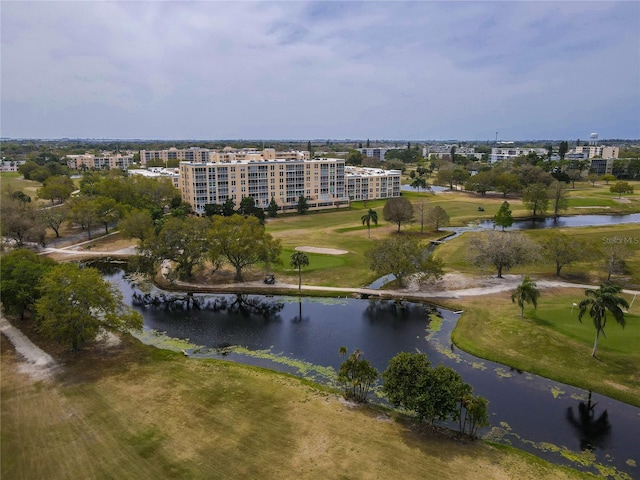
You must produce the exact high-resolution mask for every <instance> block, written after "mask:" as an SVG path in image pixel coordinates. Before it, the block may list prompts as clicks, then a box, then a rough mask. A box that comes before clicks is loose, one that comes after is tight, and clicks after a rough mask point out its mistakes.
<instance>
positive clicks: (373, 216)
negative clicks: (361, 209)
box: [362, 208, 378, 238]
mask: <svg viewBox="0 0 640 480" xmlns="http://www.w3.org/2000/svg"><path fill="white" fill-rule="evenodd" d="M371 222H373V223H375V224H376V225H378V214H377V213H376V211H375V210H372V209H371V208H370V209H369V211H368V212H367V213H365V214H364V215H363V216H362V224H363V225H364V224H366V225H367V230H368V231H369V238H371Z"/></svg>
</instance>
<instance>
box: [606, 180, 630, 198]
mask: <svg viewBox="0 0 640 480" xmlns="http://www.w3.org/2000/svg"><path fill="white" fill-rule="evenodd" d="M609 191H610V192H611V193H617V194H618V198H621V197H622V194H623V193H633V187H632V186H631V185H630V184H629V182H616V183H614V184H613V185H611V186H610V187H609Z"/></svg>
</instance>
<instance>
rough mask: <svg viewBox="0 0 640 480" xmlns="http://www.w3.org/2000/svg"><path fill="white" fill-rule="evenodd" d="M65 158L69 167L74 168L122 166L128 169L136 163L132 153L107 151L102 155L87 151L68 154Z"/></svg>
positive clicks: (100, 168) (106, 168) (101, 168)
mask: <svg viewBox="0 0 640 480" xmlns="http://www.w3.org/2000/svg"><path fill="white" fill-rule="evenodd" d="M65 158H66V159H67V167H69V168H70V169H72V170H81V169H83V168H86V169H94V170H109V169H111V168H120V169H122V170H126V169H127V168H129V166H130V165H133V163H134V162H133V154H132V153H130V154H125V155H122V154H120V153H106V152H103V153H101V154H100V155H94V154H92V153H85V154H83V155H67V156H66V157H65Z"/></svg>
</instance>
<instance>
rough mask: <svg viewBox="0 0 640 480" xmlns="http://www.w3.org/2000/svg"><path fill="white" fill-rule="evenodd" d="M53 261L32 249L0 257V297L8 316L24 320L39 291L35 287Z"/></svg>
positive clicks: (13, 251)
mask: <svg viewBox="0 0 640 480" xmlns="http://www.w3.org/2000/svg"><path fill="white" fill-rule="evenodd" d="M54 265H55V262H54V261H53V260H51V259H49V258H46V257H41V256H39V255H37V254H36V253H34V252H32V251H31V250H27V249H24V248H18V249H15V250H12V251H11V252H9V253H7V254H5V255H3V256H2V262H0V297H2V306H3V308H4V310H5V311H6V312H7V313H11V314H15V315H20V318H21V319H22V318H24V314H25V312H27V311H31V310H32V308H33V306H34V305H35V302H36V300H37V299H38V298H39V297H40V291H39V290H38V289H37V288H36V287H35V286H36V285H38V283H39V282H40V279H41V278H42V276H43V275H44V274H45V273H46V272H47V271H49V270H50V269H51V268H52V267H53V266H54Z"/></svg>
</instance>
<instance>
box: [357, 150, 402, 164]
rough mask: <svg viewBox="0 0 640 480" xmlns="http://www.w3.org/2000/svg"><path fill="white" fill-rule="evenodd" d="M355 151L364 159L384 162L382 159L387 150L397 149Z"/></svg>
mask: <svg viewBox="0 0 640 480" xmlns="http://www.w3.org/2000/svg"><path fill="white" fill-rule="evenodd" d="M356 150H358V151H359V152H360V153H361V154H362V155H364V156H365V157H370V158H377V159H378V160H380V161H381V162H384V161H385V158H384V157H385V155H386V154H387V152H388V151H389V150H398V149H397V148H381V147H375V148H357V149H356Z"/></svg>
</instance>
